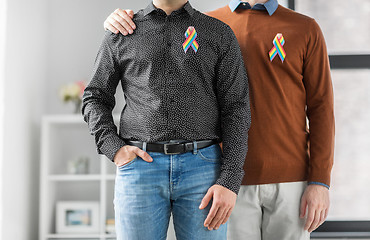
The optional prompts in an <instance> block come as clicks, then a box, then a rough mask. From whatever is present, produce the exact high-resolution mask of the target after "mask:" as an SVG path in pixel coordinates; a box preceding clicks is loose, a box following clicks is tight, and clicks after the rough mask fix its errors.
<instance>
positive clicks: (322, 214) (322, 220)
mask: <svg viewBox="0 0 370 240" xmlns="http://www.w3.org/2000/svg"><path fill="white" fill-rule="evenodd" d="M325 212H326V210H325V209H324V210H322V211H321V213H320V222H319V225H318V226H317V227H319V226H320V225H321V224H323V223H324V222H325V219H326V216H325Z"/></svg>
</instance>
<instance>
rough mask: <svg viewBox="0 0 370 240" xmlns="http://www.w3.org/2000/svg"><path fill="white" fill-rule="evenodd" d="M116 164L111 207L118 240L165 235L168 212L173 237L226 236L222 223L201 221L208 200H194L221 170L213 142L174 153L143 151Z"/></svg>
mask: <svg viewBox="0 0 370 240" xmlns="http://www.w3.org/2000/svg"><path fill="white" fill-rule="evenodd" d="M148 153H149V154H150V155H151V156H152V158H153V162H151V163H148V162H145V161H144V160H142V159H141V158H135V159H134V160H133V161H132V162H130V163H128V164H126V165H123V166H121V167H118V168H117V174H116V182H115V193H114V195H115V196H114V209H115V220H116V233H117V240H166V237H167V229H168V224H169V219H170V215H171V213H172V215H173V223H174V229H175V233H176V238H177V239H178V240H186V239H189V240H201V239H204V240H205V239H207V240H209V239H211V240H226V229H227V226H226V224H224V225H221V226H220V228H219V229H218V230H212V231H209V230H208V229H207V228H205V227H204V226H203V224H204V220H205V219H206V217H207V214H208V212H209V209H210V206H211V203H212V202H210V204H209V205H208V206H207V208H205V209H204V210H200V209H199V205H200V203H201V200H202V199H203V197H204V195H205V194H206V193H207V190H208V189H209V188H210V187H211V186H212V185H214V184H215V181H216V179H217V178H218V176H219V173H220V164H221V162H220V161H221V154H222V153H221V149H220V147H219V145H218V144H214V145H212V146H210V147H207V148H203V149H198V150H195V151H193V152H187V153H183V154H177V155H165V154H163V153H156V152H148Z"/></svg>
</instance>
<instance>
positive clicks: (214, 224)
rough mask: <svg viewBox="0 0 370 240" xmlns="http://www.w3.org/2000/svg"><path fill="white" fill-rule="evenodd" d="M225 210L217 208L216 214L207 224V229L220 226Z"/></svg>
mask: <svg viewBox="0 0 370 240" xmlns="http://www.w3.org/2000/svg"><path fill="white" fill-rule="evenodd" d="M225 212H226V209H224V208H218V210H217V213H216V215H215V216H214V217H213V219H212V220H211V222H210V223H209V224H208V230H213V229H215V230H217V229H218V228H219V227H220V225H221V223H222V221H223V220H224V218H225V215H226V213H225Z"/></svg>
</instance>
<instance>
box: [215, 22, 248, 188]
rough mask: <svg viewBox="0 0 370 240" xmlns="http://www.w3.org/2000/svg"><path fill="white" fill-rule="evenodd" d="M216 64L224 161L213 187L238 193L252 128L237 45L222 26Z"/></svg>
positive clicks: (230, 34) (231, 32) (243, 67)
mask: <svg viewBox="0 0 370 240" xmlns="http://www.w3.org/2000/svg"><path fill="white" fill-rule="evenodd" d="M221 48H222V56H221V58H220V60H219V63H218V66H217V70H216V74H217V76H216V78H217V97H218V103H219V107H220V112H221V128H222V146H223V157H222V165H221V174H220V177H219V178H218V180H217V182H216V184H219V185H221V186H224V187H226V188H228V189H230V190H231V191H233V192H235V193H238V191H239V188H240V184H241V182H242V179H243V176H244V170H243V165H244V162H245V157H246V154H247V149H248V131H249V128H250V124H251V113H250V108H249V86H248V78H247V74H246V70H245V66H244V62H243V58H242V54H241V51H240V47H239V44H238V41H237V39H236V37H235V35H234V33H233V31H232V30H231V28H230V27H228V26H225V30H224V31H223V40H222V46H221Z"/></svg>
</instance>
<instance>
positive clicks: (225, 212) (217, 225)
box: [213, 208, 229, 230]
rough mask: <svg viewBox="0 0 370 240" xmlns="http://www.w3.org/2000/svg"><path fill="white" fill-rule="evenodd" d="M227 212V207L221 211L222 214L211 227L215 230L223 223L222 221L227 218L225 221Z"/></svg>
mask: <svg viewBox="0 0 370 240" xmlns="http://www.w3.org/2000/svg"><path fill="white" fill-rule="evenodd" d="M228 212H229V209H228V208H225V209H224V211H223V214H222V216H221V218H220V220H219V221H218V222H217V223H216V224H215V226H214V227H213V229H215V230H217V229H218V228H219V227H220V226H221V224H224V222H225V223H226V222H227V220H226V221H225V218H226V216H227V214H228Z"/></svg>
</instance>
